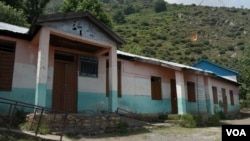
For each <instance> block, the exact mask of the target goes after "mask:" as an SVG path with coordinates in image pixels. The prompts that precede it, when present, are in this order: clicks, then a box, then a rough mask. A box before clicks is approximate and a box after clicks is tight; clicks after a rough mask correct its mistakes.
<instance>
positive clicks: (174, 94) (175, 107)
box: [170, 79, 178, 114]
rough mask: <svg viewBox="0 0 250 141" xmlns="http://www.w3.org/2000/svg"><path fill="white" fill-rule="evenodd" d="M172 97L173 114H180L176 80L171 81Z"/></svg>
mask: <svg viewBox="0 0 250 141" xmlns="http://www.w3.org/2000/svg"><path fill="white" fill-rule="evenodd" d="M170 95H171V110H172V114H178V99H177V92H176V80H175V79H170Z"/></svg>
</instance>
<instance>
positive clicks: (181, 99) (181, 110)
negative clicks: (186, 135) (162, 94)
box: [175, 71, 187, 115]
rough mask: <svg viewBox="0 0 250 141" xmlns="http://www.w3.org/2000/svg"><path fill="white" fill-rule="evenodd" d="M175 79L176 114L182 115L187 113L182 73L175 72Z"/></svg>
mask: <svg viewBox="0 0 250 141" xmlns="http://www.w3.org/2000/svg"><path fill="white" fill-rule="evenodd" d="M175 79H176V94H177V105H178V114H180V115H183V114H186V113H187V108H186V101H187V100H186V99H187V98H186V94H185V82H184V74H183V72H181V71H175Z"/></svg>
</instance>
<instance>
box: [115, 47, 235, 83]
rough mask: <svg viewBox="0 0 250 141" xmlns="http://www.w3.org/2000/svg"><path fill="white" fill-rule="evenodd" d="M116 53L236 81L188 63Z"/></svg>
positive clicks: (121, 52)
mask: <svg viewBox="0 0 250 141" xmlns="http://www.w3.org/2000/svg"><path fill="white" fill-rule="evenodd" d="M117 54H118V55H124V56H129V57H132V58H134V60H138V59H141V60H144V61H143V62H148V63H152V64H158V65H161V66H163V67H168V68H173V69H177V70H191V71H198V72H200V73H203V74H210V75H212V76H215V77H219V78H223V79H226V80H229V81H233V82H236V83H238V82H237V81H235V80H233V79H230V78H228V77H221V76H217V75H216V74H215V73H213V72H212V71H207V70H203V69H199V68H195V67H191V66H188V65H183V64H178V63H174V62H169V61H164V60H160V59H156V58H150V57H145V56H140V55H136V54H131V53H127V52H123V51H120V50H117Z"/></svg>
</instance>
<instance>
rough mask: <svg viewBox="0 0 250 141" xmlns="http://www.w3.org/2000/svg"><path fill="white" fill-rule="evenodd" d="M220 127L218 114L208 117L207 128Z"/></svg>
mask: <svg viewBox="0 0 250 141" xmlns="http://www.w3.org/2000/svg"><path fill="white" fill-rule="evenodd" d="M219 125H220V116H218V115H217V114H215V115H211V116H208V119H207V126H219Z"/></svg>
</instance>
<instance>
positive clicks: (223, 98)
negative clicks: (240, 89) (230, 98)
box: [221, 88, 227, 113]
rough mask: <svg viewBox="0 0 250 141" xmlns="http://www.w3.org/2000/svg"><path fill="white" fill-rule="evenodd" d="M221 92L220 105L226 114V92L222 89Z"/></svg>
mask: <svg viewBox="0 0 250 141" xmlns="http://www.w3.org/2000/svg"><path fill="white" fill-rule="evenodd" d="M221 92H222V103H223V109H224V113H227V95H226V90H225V89H224V88H222V89H221Z"/></svg>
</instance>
